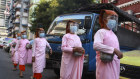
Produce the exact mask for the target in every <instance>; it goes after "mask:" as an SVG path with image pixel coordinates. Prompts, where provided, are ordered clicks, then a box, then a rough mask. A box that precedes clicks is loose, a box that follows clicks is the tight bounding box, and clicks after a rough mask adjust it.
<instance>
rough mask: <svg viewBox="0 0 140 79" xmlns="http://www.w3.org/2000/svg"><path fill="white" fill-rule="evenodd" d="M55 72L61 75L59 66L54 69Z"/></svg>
mask: <svg viewBox="0 0 140 79" xmlns="http://www.w3.org/2000/svg"><path fill="white" fill-rule="evenodd" d="M54 73H55V74H56V75H57V76H58V77H59V76H60V69H58V68H56V69H54Z"/></svg>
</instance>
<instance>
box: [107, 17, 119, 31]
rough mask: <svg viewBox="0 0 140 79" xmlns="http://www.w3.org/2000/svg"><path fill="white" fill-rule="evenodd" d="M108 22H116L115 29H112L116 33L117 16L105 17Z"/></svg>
mask: <svg viewBox="0 0 140 79" xmlns="http://www.w3.org/2000/svg"><path fill="white" fill-rule="evenodd" d="M110 20H112V21H116V23H115V27H114V28H113V29H112V30H113V31H114V32H116V31H117V28H118V16H117V15H110V16H107V22H109V21H110Z"/></svg>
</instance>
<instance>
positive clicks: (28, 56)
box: [27, 49, 32, 64]
mask: <svg viewBox="0 0 140 79" xmlns="http://www.w3.org/2000/svg"><path fill="white" fill-rule="evenodd" d="M31 63H32V49H28V50H27V64H31Z"/></svg>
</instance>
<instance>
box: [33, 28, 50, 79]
mask: <svg viewBox="0 0 140 79" xmlns="http://www.w3.org/2000/svg"><path fill="white" fill-rule="evenodd" d="M38 33H39V37H37V38H35V39H34V43H33V53H32V61H33V74H34V75H33V78H35V79H41V78H42V74H41V73H42V72H43V69H44V68H45V63H46V60H45V56H46V55H45V51H46V47H49V50H50V53H52V49H51V47H50V45H49V43H48V42H47V40H46V38H45V31H44V29H43V28H39V32H38Z"/></svg>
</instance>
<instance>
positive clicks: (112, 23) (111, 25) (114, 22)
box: [107, 19, 117, 30]
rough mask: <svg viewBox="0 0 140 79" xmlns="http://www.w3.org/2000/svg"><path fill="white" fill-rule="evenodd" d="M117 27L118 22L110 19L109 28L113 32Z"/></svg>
mask: <svg viewBox="0 0 140 79" xmlns="http://www.w3.org/2000/svg"><path fill="white" fill-rule="evenodd" d="M116 25H117V22H116V20H112V19H109V20H108V22H107V27H108V28H109V29H110V30H112V29H114V28H115V27H116Z"/></svg>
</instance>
